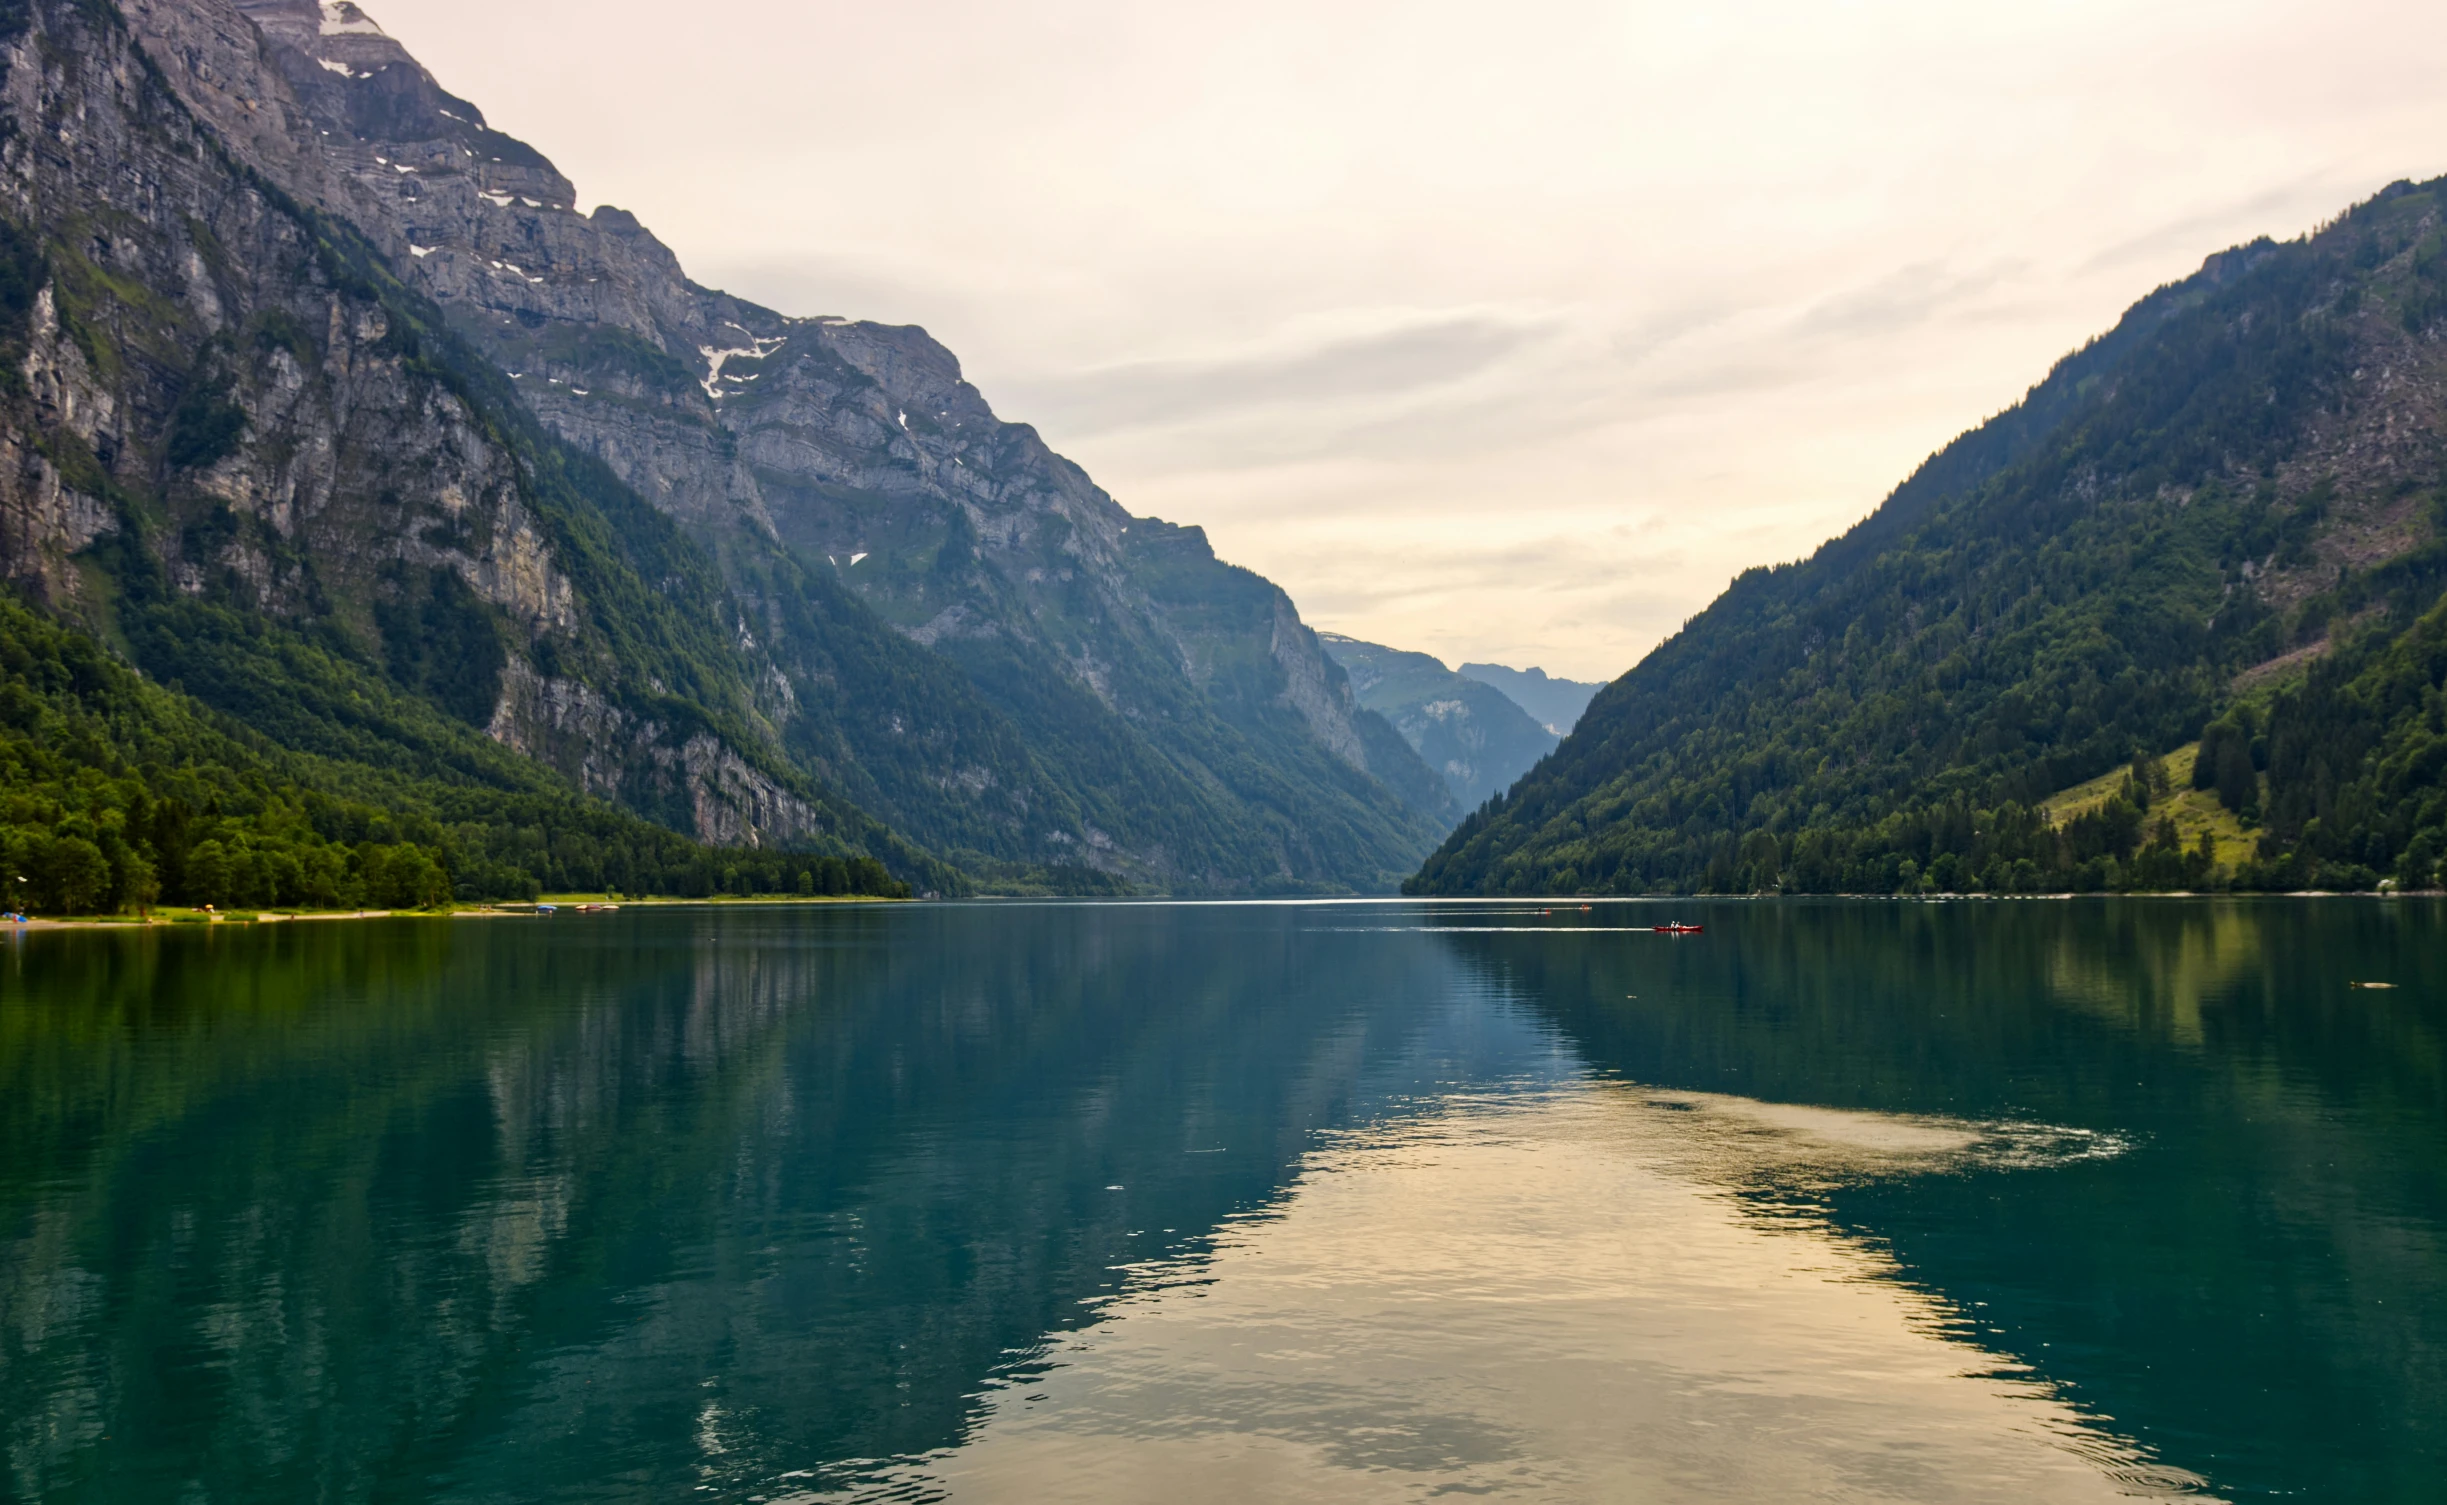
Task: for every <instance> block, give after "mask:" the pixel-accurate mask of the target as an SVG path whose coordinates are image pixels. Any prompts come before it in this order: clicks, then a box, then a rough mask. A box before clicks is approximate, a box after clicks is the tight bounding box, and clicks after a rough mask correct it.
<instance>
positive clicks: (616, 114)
mask: <svg viewBox="0 0 2447 1505" xmlns="http://www.w3.org/2000/svg"><path fill="white" fill-rule="evenodd" d="M368 9H369V11H370V12H371V13H372V14H373V15H374V16H375V18H376V19H377V20H378V21H380V22H381V23H382V24H383V25H384V27H385V28H387V29H388V30H389V31H391V32H392V34H393V35H395V36H397V37H399V38H400V39H401V40H402V41H403V42H405V43H406V44H407V45H408V46H409V48H410V49H411V50H412V51H414V52H415V53H416V54H417V55H418V56H419V57H420V58H421V59H422V60H423V61H424V62H425V63H426V64H427V65H428V66H429V67H431V68H432V69H433V70H434V71H435V73H436V74H437V75H439V76H440V78H441V79H442V82H443V83H444V85H445V86H447V87H450V88H452V89H454V90H455V91H457V92H459V93H461V94H464V95H466V96H467V97H469V98H471V99H473V100H474V101H476V102H477V103H478V104H480V105H481V106H483V108H484V109H485V111H486V113H487V114H488V115H489V116H490V117H491V119H492V121H493V123H494V124H495V125H496V126H498V127H500V128H502V129H504V130H508V131H510V132H512V133H514V134H516V135H519V136H521V137H524V138H525V139H527V140H528V141H530V142H532V143H533V144H534V145H536V146H537V147H539V148H540V149H542V150H543V151H544V152H546V153H547V154H549V155H550V156H551V157H553V159H554V160H555V161H556V162H557V163H559V165H560V166H561V168H562V170H563V171H565V172H567V173H568V174H569V175H570V176H571V177H572V178H573V179H575V180H576V182H577V184H578V190H579V195H580V202H581V203H582V204H584V205H588V206H591V205H593V204H595V203H601V202H608V203H615V204H619V205H621V206H623V207H625V208H628V209H631V210H634V211H636V212H637V213H638V215H639V216H640V217H641V218H643V219H644V220H645V221H646V223H647V224H649V225H650V226H652V227H653V228H654V229H655V230H656V232H657V233H659V234H660V235H661V236H662V237H663V239H664V240H666V241H668V242H669V243H670V244H671V245H672V246H673V248H674V249H676V250H677V251H678V252H679V253H680V255H681V258H682V259H683V260H684V261H685V262H686V263H687V265H688V266H689V268H690V270H691V272H692V273H693V274H694V275H695V276H696V277H697V279H698V280H699V281H702V282H707V283H711V284H714V285H718V286H725V287H729V288H731V289H733V290H735V291H738V292H741V293H743V294H746V295H749V296H751V297H755V298H758V299H760V300H761V301H764V302H767V303H770V304H772V305H774V306H776V307H778V308H780V309H782V310H783V311H784V312H788V313H794V314H818V313H827V314H842V315H848V316H852V317H859V318H872V319H882V320H888V321H891V322H895V323H913V324H922V325H924V326H926V327H927V328H928V329H929V330H931V331H932V332H933V333H934V334H935V335H936V336H937V337H938V338H940V339H942V340H943V341H944V342H945V343H946V344H948V345H949V346H951V348H952V349H953V350H954V351H956V352H958V354H959V355H960V356H961V358H962V360H963V362H964V363H965V366H966V369H967V372H968V374H969V376H970V378H971V379H972V380H974V381H975V382H976V383H977V384H978V385H979V386H980V387H981V388H982V389H983V390H984V392H985V394H986V396H987V398H988V400H989V401H991V402H992V403H993V404H994V406H995V409H996V411H998V412H999V413H1001V414H1002V415H1003V416H1004V417H1006V418H1010V419H1014V420H1018V421H1023V422H1029V423H1034V424H1035V425H1037V426H1038V428H1040V429H1041V430H1042V431H1043V432H1044V433H1045V435H1046V437H1047V438H1048V439H1049V440H1051V441H1052V442H1053V444H1054V445H1055V446H1056V447H1057V448H1059V449H1061V450H1062V451H1063V452H1064V453H1066V454H1068V455H1070V456H1071V457H1072V458H1074V459H1076V460H1078V461H1079V462H1081V463H1082V464H1083V465H1085V466H1086V467H1087V468H1088V470H1089V471H1090V473H1092V474H1093V475H1094V476H1095V477H1096V478H1097V479H1098V481H1100V482H1101V483H1102V484H1103V485H1104V486H1105V487H1106V488H1107V489H1108V490H1110V491H1111V492H1112V493H1113V494H1114V496H1115V497H1116V498H1117V499H1118V500H1119V501H1120V502H1121V503H1122V504H1123V505H1124V506H1125V507H1128V508H1129V509H1130V510H1132V511H1133V512H1137V513H1142V514H1153V515H1157V516H1161V517H1166V518H1170V519H1173V520H1175V521H1178V522H1194V523H1200V524H1204V525H1205V526H1206V528H1207V530H1208V532H1209V534H1210V535H1211V536H1212V537H1213V539H1214V541H1215V544H1216V547H1217V549H1218V551H1219V552H1220V553H1221V554H1222V555H1223V556H1224V557H1225V558H1227V559H1231V560H1233V561H1235V562H1238V563H1242V564H1246V565H1249V566H1251V567H1252V568H1255V569H1257V570H1260V571H1262V572H1264V573H1265V574H1267V575H1269V576H1271V577H1273V578H1274V579H1275V580H1277V581H1279V582H1280V583H1281V584H1282V585H1284V586H1285V587H1286V588H1287V589H1288V590H1289V591H1290V592H1291V593H1292V596H1293V598H1294V599H1295V600H1296V601H1297V602H1298V603H1299V606H1300V609H1301V611H1302V613H1303V615H1305V616H1306V617H1307V619H1308V620H1309V622H1310V623H1311V624H1312V625H1315V626H1318V627H1321V628H1327V629H1331V630H1334V631H1338V632H1345V633H1349V634H1352V635H1353V636H1357V637H1363V638H1370V639H1374V640H1376V641H1380V642H1386V643H1392V644H1395V645H1397V646H1401V647H1408V648H1417V649H1422V650H1425V651H1428V652H1432V653H1435V654H1438V655H1439V656H1441V657H1443V658H1445V659H1446V660H1447V661H1448V662H1456V663H1458V662H1460V661H1462V660H1464V659H1484V660H1495V661H1499V662H1507V663H1513V664H1520V665H1526V664H1539V665H1543V666H1544V667H1546V668H1547V669H1549V670H1550V671H1553V672H1556V673H1561V674H1568V675H1571V676H1573V677H1577V678H1583V679H1600V678H1611V677H1612V676H1614V675H1616V674H1619V673H1621V672H1622V671H1623V670H1625V669H1627V668H1629V667H1630V666H1631V664H1632V663H1633V662H1635V661H1636V660H1637V659H1638V657H1639V656H1640V655H1641V654H1642V653H1644V652H1646V651H1647V650H1648V649H1649V648H1650V647H1652V646H1654V645H1655V644H1656V643H1657V642H1658V641H1659V640H1661V639H1662V638H1663V637H1664V636H1665V635H1666V634H1668V633H1670V632H1672V631H1673V630H1674V628H1675V627H1676V626H1677V625H1678V624H1680V623H1681V622H1682V621H1683V620H1685V619H1686V618H1688V617H1689V616H1690V615H1691V614H1692V613H1694V612H1696V611H1697V610H1699V609H1700V608H1701V607H1702V606H1704V605H1706V604H1707V602H1708V601H1709V600H1710V599H1711V598H1712V597H1713V596H1714V595H1715V594H1716V593H1717V592H1718V591H1719V590H1720V589H1722V588H1723V586H1724V584H1725V582H1726V581H1727V580H1728V579H1729V578H1730V577H1731V576H1732V575H1733V574H1735V573H1736V572H1737V571H1739V570H1741V569H1743V568H1745V567H1747V566H1749V565H1752V564H1758V563H1768V562H1773V561H1777V560H1783V559H1790V558H1795V557H1798V556H1800V555H1803V554H1806V553H1808V552H1809V551H1810V550H1811V549H1812V548H1814V547H1816V546H1817V545H1818V544H1819V543H1820V542H1821V541H1823V540H1824V539H1825V538H1827V537H1829V536H1830V535H1832V534H1834V533H1836V532H1839V531H1841V530H1842V529H1843V528H1845V527H1846V526H1848V525H1850V524H1851V523H1852V522H1853V521H1855V520H1856V519H1858V518H1860V517H1861V516H1863V515H1864V514H1866V513H1867V512H1868V511H1869V510H1870V509H1871V508H1872V507H1874V506H1876V505H1877V503H1878V501H1879V500H1880V499H1881V498H1882V497H1883V496H1884V495H1885V493H1886V492H1887V491H1888V490H1890V489H1891V488H1892V487H1893V486H1894V484H1895V483H1896V482H1898V481H1900V480H1901V479H1902V478H1903V476H1904V475H1905V474H1906V473H1908V472H1909V471H1910V469H1911V468H1912V467H1913V466H1914V465H1915V464H1917V463H1918V462H1919V461H1920V460H1921V459H1922V458H1923V457H1925V456H1926V455H1927V454H1928V453H1930V452H1931V451H1932V450H1933V449H1935V448H1936V447H1938V446H1939V445H1941V444H1943V443H1945V442H1946V441H1947V440H1948V439H1949V438H1951V437H1952V436H1953V435H1954V434H1956V433H1957V432H1959V431H1961V430H1962V429H1964V428H1966V427H1969V426H1971V425H1973V424H1976V423H1977V422H1979V421H1980V420H1981V419H1982V418H1983V417H1985V416H1987V415H1988V414H1990V413H1993V412H1995V411H1996V410H1998V409H1999V408H2001V407H2004V406H2006V405H2008V404H2010V403H2011V402H2013V401H2014V400H2015V399H2016V398H2018V397H2019V396H2020V395H2021V393H2022V392H2023V391H2024V390H2025V389H2026V388H2027V387H2029V386H2030V385H2031V384H2032V383H2033V382H2035V381H2037V380H2038V379H2039V378H2040V377H2041V376H2042V375H2043V374H2045V372H2046V370H2047V367H2048V366H2049V364H2050V363H2051V362H2052V361H2054V360H2055V359H2056V357H2058V356H2059V355H2061V354H2063V353H2065V352H2066V351H2068V350H2070V349H2071V348H2073V347H2074V346H2076V345H2078V344H2079V343H2080V342H2081V341H2083V340H2084V339H2086V338H2088V337H2089V336H2090V335H2092V334H2095V333H2097V332H2099V331H2101V330H2103V329H2105V328H2106V327H2107V326H2108V325H2109V324H2111V323H2112V322H2113V321H2114V319H2115V317H2116V316H2117V314H2118V313H2119V312H2120V311H2121V310H2122V309H2123V308H2124V307H2125V306H2126V305H2127V304H2129V303H2131V302H2132V301H2133V300H2134V299H2136V298H2138V297H2140V296H2141V295H2142V294H2144V293H2146V292H2148V291H2149V290H2150V289H2151V288H2152V287H2154V286H2156V285H2158V284H2160V283H2163V282H2166V281H2169V280H2172V279H2174V278H2177V277H2181V276H2183V275H2186V274H2187V273H2189V272H2190V271H2192V270H2193V269H2194V268H2196V267H2197V266H2198V265H2199V263H2200V261H2201V258H2202V257H2203V256H2205V255H2207V254H2208V253H2210V252H2212V251H2215V250H2218V249H2220V248H2222V247H2224V246H2226V245H2229V244H2232V243H2234V242H2236V241H2240V240H2244V239H2248V238H2250V237H2251V236H2254V235H2258V234H2271V235H2276V236H2279V237H2288V236H2293V235H2296V234H2299V233H2301V232H2302V231H2304V230H2306V229H2308V228H2310V227H2311V226H2312V225H2314V224H2316V223H2317V222H2319V221H2321V220H2323V219H2326V218H2328V217H2331V216H2333V215H2334V214H2335V213H2337V212H2338V211H2339V210H2341V209H2343V208H2344V207H2345V206H2346V205H2347V204H2349V203H2351V202H2352V201H2354V200H2355V199H2358V198H2361V197H2363V196H2365V195H2367V194H2369V193H2370V192H2372V191H2374V190H2376V189H2377V188H2379V187H2381V186H2382V185H2384V184H2386V183H2387V182H2389V181H2390V180H2392V179H2395V178H2399V177H2428V176H2432V175H2435V174H2439V173H2447V77H2443V76H2442V73H2441V68H2440V63H2439V59H2440V58H2442V57H2447V6H2441V5H2439V4H2437V3H2436V0H2427V3H2408V0H2222V3H2218V4H2205V3H2194V0H2170V3H2161V4H2112V3H2105V0H2019V3H2015V4H2010V5H2007V4H1987V5H1982V4H1977V3H1970V4H1967V3H1964V0H1947V3H1936V0H1858V3H1842V0H1829V3H1818V4H1799V3H1774V4H1769V3H1743V0H1733V3H1716V4H1710V5H1706V6H1668V5H1660V4H1650V3H1614V4H1601V3H1589V0H1513V3H1511V4H1507V5H1503V6H1495V5H1488V4H1479V5H1462V4H1456V3H1449V0H1404V3H1399V4H1396V3H1392V0H1349V3H1340V4H1336V3H1331V0H1328V3H1318V0H1305V3H1298V4H1295V3H1289V0H1243V3H1240V4H1236V5H1233V6H1228V7H1226V6H1215V5H1188V4H1164V3H1150V0H1127V3H1125V0H1037V3H1032V4H1029V5H1026V6H1014V5H1009V4H984V3H977V0H915V3H908V4H902V5H898V6H873V5H855V6H854V5H849V4H843V3H832V0H819V3H813V4H807V3H782V0H727V3H725V4H723V5H720V6H694V5H691V6H680V5H672V4H658V5H652V6H648V5H642V4H634V3H628V0H368Z"/></svg>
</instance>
